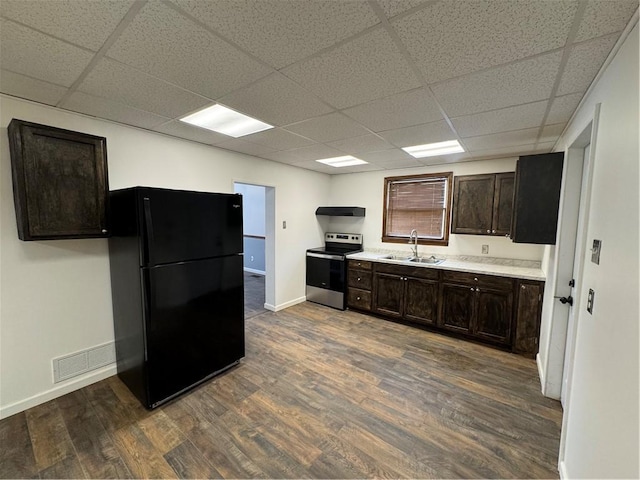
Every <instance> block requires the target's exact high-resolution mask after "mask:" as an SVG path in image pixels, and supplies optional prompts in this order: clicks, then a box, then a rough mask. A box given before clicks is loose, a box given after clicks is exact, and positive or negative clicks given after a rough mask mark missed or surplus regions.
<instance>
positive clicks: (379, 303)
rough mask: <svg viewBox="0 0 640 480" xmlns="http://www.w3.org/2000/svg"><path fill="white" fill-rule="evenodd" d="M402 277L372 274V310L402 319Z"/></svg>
mask: <svg viewBox="0 0 640 480" xmlns="http://www.w3.org/2000/svg"><path fill="white" fill-rule="evenodd" d="M403 278H404V277H401V276H400V275H390V274H388V273H379V272H376V273H374V276H373V281H374V305H373V309H374V310H375V311H376V312H377V313H380V314H382V315H387V316H389V317H396V318H399V317H402V300H403V296H404V286H405V281H404V280H403Z"/></svg>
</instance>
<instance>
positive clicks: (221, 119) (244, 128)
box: [180, 105, 273, 138]
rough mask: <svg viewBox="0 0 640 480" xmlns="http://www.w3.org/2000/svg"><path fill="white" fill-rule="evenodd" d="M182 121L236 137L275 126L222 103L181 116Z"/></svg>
mask: <svg viewBox="0 0 640 480" xmlns="http://www.w3.org/2000/svg"><path fill="white" fill-rule="evenodd" d="M180 121H181V122H185V123H190V124H191V125H195V126H197V127H200V128H206V129H207V130H213V131H214V132H218V133H223V134H225V135H229V136H230V137H234V138H238V137H243V136H245V135H249V134H251V133H257V132H262V131H264V130H268V129H270V128H273V125H269V124H268V123H265V122H261V121H260V120H256V119H255V118H251V117H249V116H247V115H244V114H242V113H239V112H236V111H234V110H231V109H230V108H227V107H224V106H222V105H213V106H211V107H208V108H205V109H204V110H200V111H199V112H196V113H193V114H191V115H187V116H186V117H184V118H181V119H180Z"/></svg>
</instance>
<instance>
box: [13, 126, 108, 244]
mask: <svg viewBox="0 0 640 480" xmlns="http://www.w3.org/2000/svg"><path fill="white" fill-rule="evenodd" d="M8 132H9V142H10V143H9V145H10V153H11V170H12V174H13V190H14V192H13V193H14V199H15V208H16V219H17V224H18V237H19V238H20V239H21V240H45V239H52V240H53V239H58V238H60V239H62V238H91V237H106V236H108V226H107V219H108V199H107V195H108V191H109V187H108V175H107V153H106V139H105V138H104V137H96V136H94V135H87V134H83V133H79V132H73V131H70V130H63V129H60V128H54V127H49V126H46V125H39V124H35V123H30V122H24V121H22V120H16V119H13V120H12V121H11V123H10V124H9V128H8Z"/></svg>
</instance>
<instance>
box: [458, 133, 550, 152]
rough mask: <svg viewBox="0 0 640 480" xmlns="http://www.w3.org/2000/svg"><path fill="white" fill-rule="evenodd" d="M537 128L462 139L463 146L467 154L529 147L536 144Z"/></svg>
mask: <svg viewBox="0 0 640 480" xmlns="http://www.w3.org/2000/svg"><path fill="white" fill-rule="evenodd" d="M539 131H540V129H539V128H527V129H525V130H516V131H514V132H505V133H495V134H493V135H482V136H480V137H469V138H463V139H462V140H463V142H464V144H465V145H466V146H467V148H468V150H469V152H471V153H474V152H476V151H478V150H487V149H490V148H500V147H509V146H513V145H530V144H534V143H536V140H537V138H538V132H539Z"/></svg>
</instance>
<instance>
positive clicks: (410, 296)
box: [404, 277, 438, 325]
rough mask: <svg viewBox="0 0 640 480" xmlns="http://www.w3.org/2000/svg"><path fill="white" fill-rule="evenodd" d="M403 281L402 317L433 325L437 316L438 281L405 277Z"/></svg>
mask: <svg viewBox="0 0 640 480" xmlns="http://www.w3.org/2000/svg"><path fill="white" fill-rule="evenodd" d="M405 283H406V284H407V285H406V290H405V299H404V318H405V319H406V320H409V321H411V322H417V323H423V324H426V325H435V324H436V319H437V318H438V282H437V281H433V280H423V279H421V278H412V277H407V280H406V282H405Z"/></svg>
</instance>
